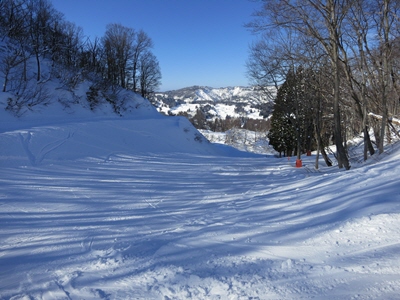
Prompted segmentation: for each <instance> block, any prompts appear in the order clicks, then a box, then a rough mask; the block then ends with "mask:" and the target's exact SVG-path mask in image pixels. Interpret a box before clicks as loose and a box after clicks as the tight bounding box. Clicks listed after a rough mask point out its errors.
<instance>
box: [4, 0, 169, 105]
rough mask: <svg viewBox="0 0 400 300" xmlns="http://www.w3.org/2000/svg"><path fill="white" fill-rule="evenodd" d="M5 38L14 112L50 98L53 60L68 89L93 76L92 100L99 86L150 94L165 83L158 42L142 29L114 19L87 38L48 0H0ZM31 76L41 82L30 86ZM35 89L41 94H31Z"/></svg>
mask: <svg viewBox="0 0 400 300" xmlns="http://www.w3.org/2000/svg"><path fill="white" fill-rule="evenodd" d="M0 41H1V42H2V43H1V44H0V48H1V49H0V50H1V52H2V55H1V60H2V61H1V62H0V72H1V73H2V75H3V76H4V82H3V86H2V91H3V92H9V93H12V94H14V95H15V97H14V98H10V99H9V101H10V102H9V103H8V108H9V109H10V110H13V111H15V110H17V111H18V109H20V108H21V106H24V105H34V104H36V103H31V102H29V101H28V100H27V99H37V100H35V101H39V102H41V101H46V97H45V94H46V91H45V90H44V89H42V88H41V83H42V82H43V81H46V80H48V79H49V78H48V76H49V75H48V74H47V73H46V74H44V73H43V71H42V70H43V67H44V65H45V64H49V63H48V62H50V63H51V75H50V76H52V77H56V78H58V79H60V80H61V82H64V83H65V85H66V87H68V88H73V87H74V85H76V84H77V83H78V82H79V81H81V80H83V79H84V78H85V79H90V80H91V81H92V82H93V86H92V87H91V90H90V92H89V96H88V99H89V100H90V99H92V100H93V101H95V99H96V95H97V94H98V93H99V92H100V91H108V92H109V93H112V91H115V90H116V89H117V88H121V87H122V88H126V89H129V90H132V91H134V92H136V93H140V94H141V95H142V96H144V97H147V96H148V95H149V94H151V93H152V92H154V91H155V89H156V88H157V87H158V86H159V85H160V83H161V82H160V80H161V71H160V67H159V63H158V60H157V58H156V57H155V55H154V54H153V53H152V51H151V50H152V47H153V42H152V40H151V38H150V37H149V36H148V35H147V34H146V33H145V32H144V31H143V30H135V29H132V28H128V27H125V26H123V25H121V24H109V25H108V26H107V28H105V34H104V36H103V37H100V38H99V37H86V36H84V34H83V31H82V29H81V28H80V27H78V26H76V25H75V24H74V23H71V22H69V21H67V20H65V19H64V17H63V15H62V14H61V13H60V12H58V11H57V10H55V9H54V7H53V6H52V4H51V1H48V0H1V1H0ZM32 60H33V61H35V70H34V72H33V73H34V74H35V75H34V78H29V76H30V77H33V76H32V75H29V74H32V72H30V73H29V72H28V62H32ZM32 79H34V80H35V81H36V83H35V85H34V86H29V85H30V84H31V82H32ZM110 91H111V92H110ZM35 93H36V94H37V93H41V94H42V96H41V97H32V94H35ZM28 94H29V95H28ZM109 98H110V99H112V97H109ZM31 101H32V100H31ZM94 104H95V102H93V103H91V105H94ZM91 107H92V106H91Z"/></svg>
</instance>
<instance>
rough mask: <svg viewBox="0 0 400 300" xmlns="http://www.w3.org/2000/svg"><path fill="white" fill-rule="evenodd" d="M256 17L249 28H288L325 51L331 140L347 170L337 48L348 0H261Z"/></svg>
mask: <svg viewBox="0 0 400 300" xmlns="http://www.w3.org/2000/svg"><path fill="white" fill-rule="evenodd" d="M263 3H264V5H263V8H262V10H261V11H259V12H258V14H257V16H258V17H259V18H258V19H257V20H256V21H255V22H253V23H252V24H250V26H251V27H252V28H254V29H256V30H258V31H266V30H279V29H281V28H291V29H293V30H294V31H296V32H298V33H300V34H302V35H304V36H310V37H313V38H314V39H316V40H317V41H318V42H319V44H320V45H321V46H322V47H323V49H325V52H326V53H327V55H328V57H329V58H330V61H331V66H332V70H333V72H332V73H333V74H332V75H333V77H332V80H333V82H334V89H333V94H334V97H333V118H334V137H335V144H336V148H337V159H338V166H339V168H342V167H345V169H346V170H348V169H350V162H349V159H348V156H347V152H346V149H345V147H344V145H343V137H342V130H341V114H340V49H341V47H340V45H341V42H342V36H343V32H342V25H343V20H344V19H345V17H346V16H347V13H348V10H349V7H350V4H351V1H349V0H341V1H335V0H326V1H322V0H303V1H290V0H279V1H278V0H268V1H267V0H263Z"/></svg>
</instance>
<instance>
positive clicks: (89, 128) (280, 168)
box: [0, 78, 400, 300]
mask: <svg viewBox="0 0 400 300" xmlns="http://www.w3.org/2000/svg"><path fill="white" fill-rule="evenodd" d="M35 84H36V83H35ZM90 86H91V83H90V82H87V81H84V80H83V81H82V82H80V83H79V84H77V85H76V86H75V87H74V89H71V88H69V89H65V88H63V86H62V85H60V82H58V81H57V80H53V79H51V78H49V80H47V81H44V82H41V83H40V87H41V89H42V90H41V91H42V92H43V93H42V94H41V95H42V96H43V97H44V96H45V98H46V101H45V102H44V103H42V104H41V105H34V106H32V105H27V106H24V107H22V108H21V109H17V110H14V112H15V111H17V112H18V115H19V116H20V117H18V118H17V117H14V116H13V115H11V114H10V113H9V112H8V111H5V110H4V108H5V107H7V102H8V101H9V99H14V98H16V97H17V96H16V94H13V93H11V92H9V93H0V168H1V172H0V229H1V231H0V232H1V234H0V299H12V300H17V299H24V300H25V299H164V300H165V299H397V298H398V295H399V294H400V254H399V253H400V242H399V241H400V188H399V179H400V178H399V176H400V175H399V174H400V165H399V163H398V162H399V159H400V145H399V144H395V145H391V146H388V147H387V149H386V152H385V153H383V154H381V155H379V156H377V155H376V156H374V157H372V158H370V159H369V160H368V162H366V163H359V162H358V163H355V162H354V161H353V162H352V163H353V166H352V168H351V170H349V171H346V172H345V171H340V170H338V169H337V168H327V167H322V169H320V170H318V171H316V170H314V168H313V162H314V159H315V157H314V156H310V157H303V165H304V167H302V168H295V167H294V160H293V159H291V160H290V159H289V160H288V159H287V158H282V159H278V158H276V157H274V156H273V155H263V156H261V155H255V154H250V153H245V152H239V151H237V150H235V149H233V148H229V147H224V146H222V145H216V144H212V143H209V142H208V141H207V140H205V139H204V138H203V136H202V135H201V134H200V133H199V132H198V131H197V130H196V129H195V128H194V127H193V126H192V125H191V124H190V123H189V122H188V121H187V120H186V119H185V118H179V117H166V116H163V115H161V114H160V113H158V112H157V111H156V110H155V108H153V107H152V106H151V105H150V103H149V102H148V101H147V100H145V99H143V98H141V97H139V96H137V95H135V94H133V93H130V92H124V91H119V93H118V95H119V97H120V98H118V99H114V101H119V100H121V99H123V101H122V102H118V103H119V105H120V104H123V105H122V106H121V108H122V109H121V110H120V111H119V113H118V114H116V113H115V112H114V111H115V106H113V105H112V103H111V102H109V101H104V99H99V101H100V102H101V103H100V105H97V106H95V107H94V108H93V107H92V109H90V105H89V103H88V97H87V92H88V90H89V89H90ZM33 87H34V85H33ZM25 92H28V94H27V95H30V93H29V92H30V91H29V90H25ZM200 94H201V93H200ZM208 95H210V93H208ZM19 96H21V94H19V95H18V97H19ZM43 97H42V98H41V99H43ZM37 98H38V97H37ZM27 100H28V101H33V99H31V98H27ZM8 103H9V102H8ZM29 103H31V102H29ZM114 104H115V103H114ZM246 139H247V137H246ZM254 139H256V137H254ZM354 151H356V149H355V150H354Z"/></svg>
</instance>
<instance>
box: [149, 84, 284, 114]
mask: <svg viewBox="0 0 400 300" xmlns="http://www.w3.org/2000/svg"><path fill="white" fill-rule="evenodd" d="M275 94H276V92H275V89H274V88H272V87H271V88H269V89H268V92H266V91H263V90H261V89H259V88H256V87H238V86H237V87H224V88H212V87H203V86H193V87H187V88H182V89H179V90H173V91H167V92H157V93H155V94H154V95H153V96H152V97H151V99H150V100H151V102H152V103H153V105H154V106H155V107H157V110H158V111H160V112H161V113H163V114H166V115H178V114H181V113H187V114H188V115H189V116H194V115H195V113H196V111H197V110H198V109H200V110H202V111H203V112H204V113H205V114H206V117H207V119H215V118H219V119H225V118H226V117H227V116H229V117H233V118H250V119H262V118H267V117H269V116H270V114H271V109H272V106H273V102H272V100H273V96H274V95H275Z"/></svg>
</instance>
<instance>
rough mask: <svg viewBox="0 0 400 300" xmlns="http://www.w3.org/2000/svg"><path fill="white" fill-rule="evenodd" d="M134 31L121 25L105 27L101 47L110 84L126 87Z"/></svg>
mask: <svg viewBox="0 0 400 300" xmlns="http://www.w3.org/2000/svg"><path fill="white" fill-rule="evenodd" d="M134 38H135V31H134V30H133V29H131V28H128V27H125V26H122V25H121V24H109V25H107V30H106V33H105V35H104V37H103V45H104V50H105V55H106V60H107V76H108V79H109V80H110V82H111V83H112V84H117V85H120V86H121V87H123V88H125V87H126V85H127V79H128V78H127V74H128V73H127V67H128V60H129V58H130V57H131V50H132V45H133V42H134Z"/></svg>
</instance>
